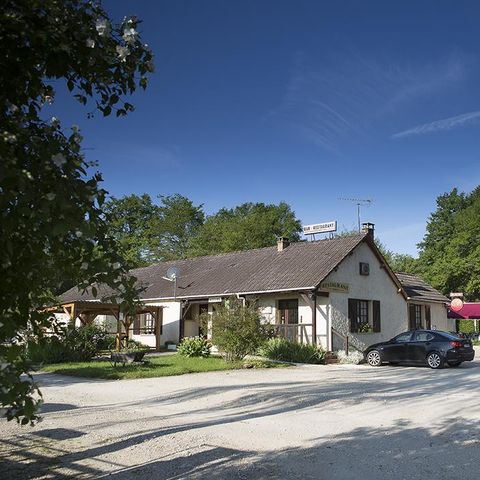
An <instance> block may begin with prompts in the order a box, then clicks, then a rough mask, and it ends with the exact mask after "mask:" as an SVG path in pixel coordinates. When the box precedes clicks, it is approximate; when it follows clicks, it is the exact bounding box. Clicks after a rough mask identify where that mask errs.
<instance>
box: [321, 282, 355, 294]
mask: <svg viewBox="0 0 480 480" xmlns="http://www.w3.org/2000/svg"><path fill="white" fill-rule="evenodd" d="M320 290H326V291H327V292H339V293H348V290H349V285H348V283H341V282H323V283H321V284H320Z"/></svg>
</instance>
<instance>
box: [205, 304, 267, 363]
mask: <svg viewBox="0 0 480 480" xmlns="http://www.w3.org/2000/svg"><path fill="white" fill-rule="evenodd" d="M201 321H202V325H203V328H204V331H210V332H211V334H212V343H213V345H215V346H216V347H217V348H218V349H219V351H220V352H221V353H222V355H223V356H224V358H225V360H227V361H236V360H241V359H242V358H244V357H245V356H246V355H248V354H252V353H255V352H256V351H257V349H258V347H259V346H260V345H261V344H262V343H263V342H264V341H265V339H266V338H267V336H268V328H269V327H268V326H267V325H262V322H261V319H260V314H259V312H258V309H257V307H256V305H255V304H246V305H243V303H242V301H241V300H239V299H238V298H236V297H230V298H229V299H228V300H226V301H225V302H223V303H222V304H220V305H217V306H216V309H215V311H214V312H213V313H212V314H202V316H201Z"/></svg>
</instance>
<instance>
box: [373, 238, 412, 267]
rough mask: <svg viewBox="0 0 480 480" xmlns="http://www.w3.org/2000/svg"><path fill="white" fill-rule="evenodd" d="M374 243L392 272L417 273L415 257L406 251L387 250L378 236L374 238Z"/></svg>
mask: <svg viewBox="0 0 480 480" xmlns="http://www.w3.org/2000/svg"><path fill="white" fill-rule="evenodd" d="M375 244H376V246H377V247H378V249H379V250H380V252H381V253H382V255H383V256H384V257H385V260H386V261H387V263H388V265H389V266H390V268H391V269H392V270H393V271H394V272H398V273H399V272H402V273H410V274H413V275H415V274H416V273H418V271H419V266H418V259H417V258H415V257H413V256H412V255H408V254H406V253H395V252H392V251H391V250H388V249H387V247H386V246H385V245H384V244H383V243H382V242H381V241H380V240H379V239H378V238H376V239H375Z"/></svg>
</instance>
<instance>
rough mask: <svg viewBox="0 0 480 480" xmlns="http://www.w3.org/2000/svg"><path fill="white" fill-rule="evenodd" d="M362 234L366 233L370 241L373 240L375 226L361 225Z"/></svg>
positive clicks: (370, 224) (371, 224)
mask: <svg viewBox="0 0 480 480" xmlns="http://www.w3.org/2000/svg"><path fill="white" fill-rule="evenodd" d="M362 233H366V234H367V235H368V236H369V238H371V239H372V240H374V239H375V224H374V223H362Z"/></svg>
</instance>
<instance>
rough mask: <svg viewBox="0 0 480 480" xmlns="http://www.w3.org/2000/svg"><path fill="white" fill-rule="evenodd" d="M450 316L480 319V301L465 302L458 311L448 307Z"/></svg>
mask: <svg viewBox="0 0 480 480" xmlns="http://www.w3.org/2000/svg"><path fill="white" fill-rule="evenodd" d="M448 318H460V319H462V318H463V319H465V320H475V319H480V303H464V304H463V307H462V309H461V310H459V311H458V312H454V311H453V310H450V309H448Z"/></svg>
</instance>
